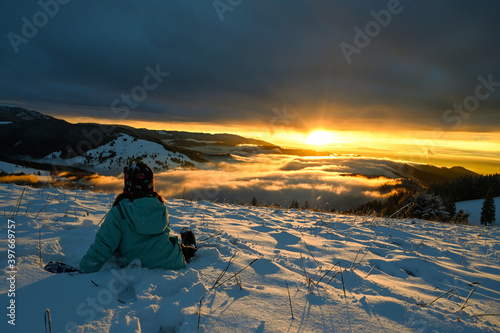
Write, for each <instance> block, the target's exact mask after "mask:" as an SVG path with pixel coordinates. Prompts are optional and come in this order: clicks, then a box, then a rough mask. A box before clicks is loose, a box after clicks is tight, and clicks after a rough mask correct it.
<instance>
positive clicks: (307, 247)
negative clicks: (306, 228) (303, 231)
mask: <svg viewBox="0 0 500 333" xmlns="http://www.w3.org/2000/svg"><path fill="white" fill-rule="evenodd" d="M302 241H303V242H304V244H305V245H306V249H307V251H308V252H309V254H310V255H311V257H312V258H313V259H314V262H315V263H316V266H318V267H321V265H320V264H319V262H318V261H317V260H316V258H315V257H314V255H313V254H312V252H311V250H310V249H309V246H307V243H306V241H305V240H302Z"/></svg>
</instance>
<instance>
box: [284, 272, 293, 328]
mask: <svg viewBox="0 0 500 333" xmlns="http://www.w3.org/2000/svg"><path fill="white" fill-rule="evenodd" d="M285 284H286V290H287V291H288V302H289V303H290V312H291V313H292V319H295V317H294V316H293V309H292V297H291V296H290V289H289V288H288V283H287V282H286V281H285Z"/></svg>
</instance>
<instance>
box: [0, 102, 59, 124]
mask: <svg viewBox="0 0 500 333" xmlns="http://www.w3.org/2000/svg"><path fill="white" fill-rule="evenodd" d="M19 120H55V118H53V117H51V116H47V115H44V114H42V113H40V112H37V111H32V110H26V109H23V108H20V107H17V106H7V105H0V121H19Z"/></svg>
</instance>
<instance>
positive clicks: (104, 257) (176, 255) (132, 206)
mask: <svg viewBox="0 0 500 333" xmlns="http://www.w3.org/2000/svg"><path fill="white" fill-rule="evenodd" d="M124 178H125V187H124V188H123V193H121V194H120V195H118V196H117V197H116V199H115V202H114V203H113V208H111V210H110V211H109V213H108V215H107V216H106V219H105V220H104V222H103V223H102V225H101V227H100V228H99V230H98V231H97V235H96V237H95V241H94V243H93V244H92V245H91V246H90V248H89V250H88V251H87V254H86V255H85V256H84V257H83V258H82V260H81V262H80V269H81V270H82V272H84V273H91V272H97V271H98V270H99V269H100V268H101V267H102V265H103V264H104V263H106V262H107V261H108V260H109V259H110V258H111V256H112V255H113V254H114V253H115V252H117V253H118V255H119V256H120V257H121V259H122V260H123V264H124V265H128V264H129V263H130V262H131V261H132V260H134V259H140V261H141V263H142V265H143V266H144V267H147V268H165V269H181V268H185V267H186V261H189V260H190V259H191V258H192V257H193V256H194V253H195V252H196V250H197V248H196V241H195V239H194V235H193V233H192V232H191V230H189V229H188V228H182V229H181V238H182V244H180V243H179V241H178V238H177V236H170V235H169V234H170V221H169V218H168V211H167V207H165V204H164V199H163V197H162V196H160V195H159V194H158V193H156V192H155V187H154V175H153V171H152V170H151V168H150V167H149V166H148V165H147V164H145V163H143V162H138V163H134V164H132V165H130V166H128V167H125V168H124Z"/></svg>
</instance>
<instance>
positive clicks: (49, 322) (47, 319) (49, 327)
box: [43, 309, 52, 333]
mask: <svg viewBox="0 0 500 333" xmlns="http://www.w3.org/2000/svg"><path fill="white" fill-rule="evenodd" d="M43 316H44V322H45V333H52V319H51V318H50V310H49V309H45V313H44V315H43Z"/></svg>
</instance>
